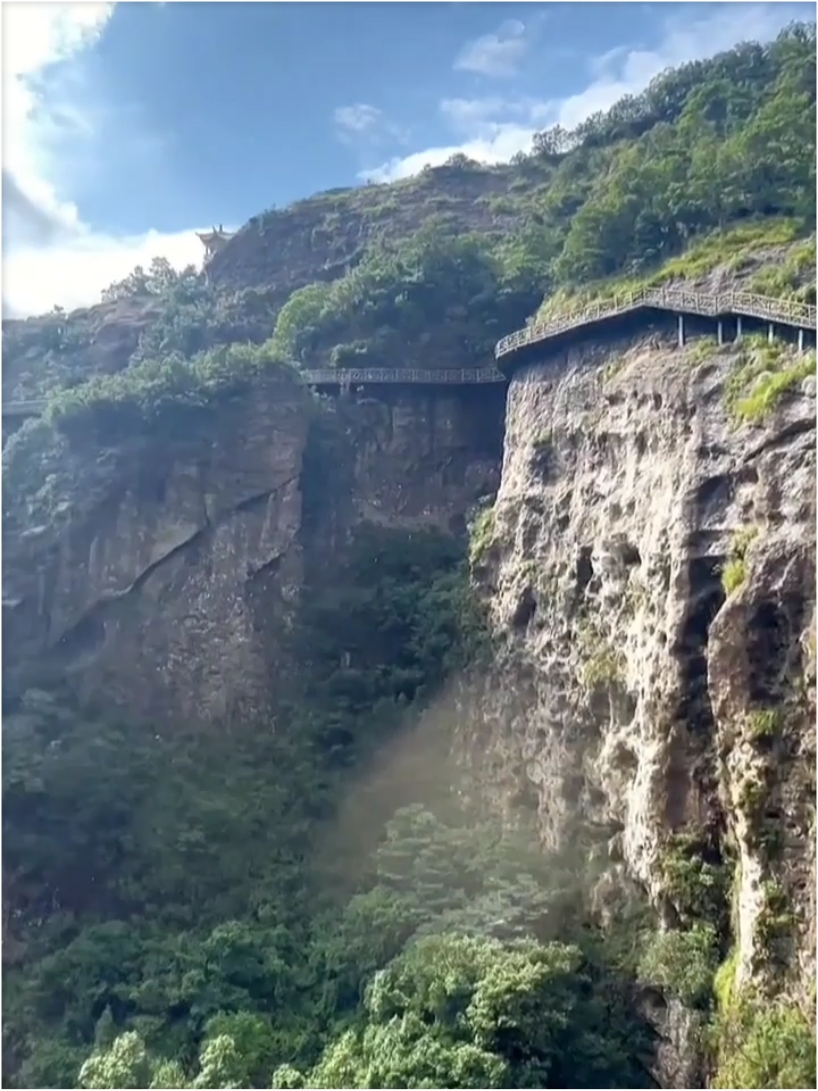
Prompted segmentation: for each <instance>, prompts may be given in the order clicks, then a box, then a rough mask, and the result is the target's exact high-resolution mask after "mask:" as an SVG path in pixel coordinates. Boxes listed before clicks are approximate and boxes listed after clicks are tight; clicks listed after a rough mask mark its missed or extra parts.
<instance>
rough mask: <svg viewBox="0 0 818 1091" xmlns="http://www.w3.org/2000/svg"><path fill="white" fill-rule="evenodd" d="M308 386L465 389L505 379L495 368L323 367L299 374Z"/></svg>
mask: <svg viewBox="0 0 818 1091" xmlns="http://www.w3.org/2000/svg"><path fill="white" fill-rule="evenodd" d="M301 377H302V380H303V381H304V382H305V383H306V384H307V386H325V385H330V386H350V385H354V384H356V383H432V384H433V385H435V386H438V385H443V386H467V385H469V384H471V383H504V382H505V381H506V380H505V376H504V375H503V373H502V372H501V371H498V370H497V368H496V367H463V368H445V369H438V370H435V369H433V368H428V369H422V368H401V367H392V368H380V367H369V368H347V369H345V370H339V369H336V368H324V369H323V370H321V371H302V372H301Z"/></svg>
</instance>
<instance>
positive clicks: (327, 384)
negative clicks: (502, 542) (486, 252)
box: [2, 288, 816, 417]
mask: <svg viewBox="0 0 818 1091" xmlns="http://www.w3.org/2000/svg"><path fill="white" fill-rule="evenodd" d="M657 311H658V312H665V313H671V314H675V315H676V316H677V320H678V340H679V344H680V345H683V344H684V341H685V322H684V320H685V317H686V316H693V317H697V318H705V319H712V320H713V321H714V323H715V328H716V334H717V337H718V340H719V343H721V342H722V341H723V340H724V339H725V337H726V336H729V335H730V333H732V339H734V340H738V339H740V338H741V336H742V332H743V328H742V323H743V321H744V320H749V321H750V322H751V323H752V324H754V325H755V326H758V325H759V323H762V324H765V325H766V327H767V330H768V336H769V337H770V339H772V338H773V337H774V336H775V334H776V327H783V328H785V329H787V330H789V331H795V333H796V334H797V337H798V347H799V349H801V350H803V348H804V345H805V338H804V334H805V332H810V333H812V334H814V332H815V329H816V308H815V307H814V306H810V305H809V304H806V303H799V302H797V301H795V300H787V299H772V298H770V297H768V296H761V295H753V294H752V293H749V292H720V293H707V292H692V291H688V290H686V289H683V288H646V289H643V290H641V291H638V292H630V293H628V294H627V295H622V296H616V297H614V298H612V299H610V300H606V301H604V302H601V303H593V304H590V305H589V306H587V307H584V308H582V309H580V310H577V311H574V312H570V313H566V314H563V315H559V316H557V317H555V318H553V319H549V320H548V321H546V322H540V323H537V324H536V325H532V326H526V327H525V329H522V330H517V331H516V332H515V333H511V334H509V335H508V337H504V338H502V340H500V341H498V343H497V346H496V348H495V350H494V355H495V358H496V360H497V364H498V366H497V367H475V368H456V369H433V368H427V369H422V368H347V369H337V368H324V369H321V370H312V371H302V372H300V373H299V377H300V379H301V381H302V382H303V383H304V384H305V385H306V386H310V387H315V388H317V389H322V388H329V389H340V390H349V389H351V388H353V387H360V386H373V385H374V386H378V385H383V384H390V385H401V386H403V385H407V384H408V385H415V386H449V387H452V386H472V385H474V384H476V383H503V382H507V381H508V379H509V377H510V375H511V374H512V373H513V371H514V369H515V367H517V366H519V365H520V364H523V363H527V362H530V361H531V360H532V359H536V358H537V357H538V356H542V355H544V353H545V352H546V351H547V350H548V349H549V348H557V347H559V346H560V345H561V344H562V343H564V341H565V339H566V338H567V337H568V336H569V335H572V334H574V335H575V334H577V333H579V332H580V331H584V330H586V329H587V331H588V332H589V333H595V332H597V330H598V327H600V326H612V325H614V324H615V323H616V322H618V321H620V320H621V319H623V318H625V317H628V316H636V317H638V316H640V315H644V316H645V317H648V316H649V315H650V314H651V313H652V312H657ZM728 324H729V325H730V329H729V330H728V329H727V328H726V327H727V325H728ZM47 404H48V403H47V401H46V399H44V398H43V399H37V400H32V401H18V402H4V403H3V407H2V409H3V416H4V417H36V416H40V415H41V414H42V413H43V412H44V411H45V408H46V406H47Z"/></svg>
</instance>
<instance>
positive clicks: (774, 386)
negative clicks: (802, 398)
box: [735, 353, 815, 423]
mask: <svg viewBox="0 0 818 1091" xmlns="http://www.w3.org/2000/svg"><path fill="white" fill-rule="evenodd" d="M814 374H815V354H814V353H809V354H808V355H806V356H804V357H802V358H801V359H799V360H797V361H795V362H794V363H792V364H790V365H789V366H787V367H785V368H783V369H782V370H781V371H777V372H775V373H773V374H765V375H764V376H762V377H761V378H760V379H759V381H758V382H757V383H756V384H755V385H754V386H753V389H752V391H751V392H750V393H749V394H748V395H747V396H746V397H745V398H741V399H739V400H738V401H737V402H736V406H735V415H736V416H737V417H738V418H739V420H743V421H748V422H750V423H758V422H760V421H763V420H764V418H765V417H767V416H768V415H769V414H770V413H771V412H772V411H773V409H775V407H776V406H777V405H778V403H779V402H780V400H781V398H782V397H783V395H784V394H786V392H787V391H788V390H791V389H792V388H793V387H794V386H797V385H798V384H799V383H800V382H802V381H803V380H804V379H806V378H807V377H808V376H810V375H814Z"/></svg>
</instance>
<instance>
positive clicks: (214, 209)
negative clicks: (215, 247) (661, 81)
mask: <svg viewBox="0 0 818 1091" xmlns="http://www.w3.org/2000/svg"><path fill="white" fill-rule="evenodd" d="M2 10H3V121H4V125H3V164H4V169H3V250H4V253H3V259H4V261H3V265H4V281H3V300H4V307H5V311H6V313H18V314H31V313H38V312H40V311H42V310H47V309H49V308H50V307H51V306H53V304H54V303H60V304H61V305H63V306H66V307H72V306H79V305H86V304H89V303H92V302H94V301H96V299H97V298H98V296H99V292H100V291H101V289H102V288H104V287H105V286H106V285H107V284H109V283H110V282H111V281H112V280H114V279H118V278H120V277H122V276H124V275H125V274H126V273H127V272H128V271H129V270H130V269H131V268H133V266H134V265H135V264H136V263H137V262H142V263H144V264H147V263H148V262H149V261H150V259H151V257H152V256H153V255H155V254H164V255H165V256H167V257H168V258H169V259H170V260H171V261H173V262H174V264H177V265H181V264H185V263H187V262H189V261H195V262H198V261H199V260H200V258H201V250H200V247H199V244H198V241H197V240H196V238H195V236H194V234H193V231H194V230H195V229H197V228H199V229H201V228H203V227H207V226H209V225H210V224H212V223H215V222H222V223H224V224H226V225H229V226H231V227H235V226H239V225H240V224H242V223H243V222H244V221H245V220H247V219H248V218H249V217H250V216H252V215H254V214H255V213H257V212H260V211H261V210H262V209H264V208H269V207H270V206H271V205H274V204H275V205H278V206H282V205H286V204H288V203H289V202H290V201H293V200H296V199H298V198H300V197H305V196H308V195H309V194H311V193H314V192H316V191H318V190H321V189H327V188H330V187H335V186H343V185H355V184H360V183H361V182H362V181H364V180H366V179H368V178H372V179H375V180H379V181H382V180H389V179H391V178H397V177H403V176H406V175H408V174H412V173H414V172H415V171H417V170H419V169H420V168H421V167H423V166H424V165H425V164H427V163H432V164H437V163H441V162H443V161H444V160H445V159H447V158H448V157H449V156H450V155H451V154H453V153H454V152H456V151H460V150H462V151H464V152H465V153H466V154H468V155H471V156H472V157H474V158H477V159H480V160H483V161H485V162H500V161H504V160H507V159H509V158H510V157H511V156H512V155H514V154H515V152H517V151H520V150H523V151H525V150H527V149H528V147H529V146H530V142H531V136H532V134H533V133H534V132H535V131H536V130H538V129H542V128H545V127H547V126H548V125H550V124H553V123H555V122H557V121H559V122H561V123H562V124H567V125H574V124H576V123H577V122H579V121H581V120H582V119H583V118H584V117H587V116H588V114H590V113H592V112H594V110H597V109H606V108H607V107H609V106H610V105H612V103H613V102H615V101H616V100H617V99H618V98H619V97H621V95H623V94H625V93H633V92H637V91H639V90H641V89H642V88H643V87H644V86H645V85H646V84H647V83H648V82H649V80H650V79H651V78H652V77H653V76H654V75H656V73H657V72H660V71H661V70H662V69H664V68H665V67H667V66H669V65H674V64H679V63H683V62H684V61H687V60H691V59H694V58H697V57H704V56H709V55H712V54H713V53H715V52H718V51H719V50H721V49H726V48H729V47H730V46H731V45H734V44H735V43H736V42H738V41H740V40H742V39H747V38H756V39H761V40H766V39H769V38H771V37H773V36H774V35H775V34H776V33H777V31H778V30H779V29H781V28H782V27H783V26H785V25H786V24H787V23H788V22H789V21H791V20H792V19H794V18H798V19H812V18H813V17H814V10H815V9H814V5H812V4H805V3H726V4H708V3H695V4H676V3H658V4H647V3H568V4H562V3H303V2H302V3H238V2H236V3H178V2H175V3H125V4H93V3H82V4H70V3H68V4H66V3H60V4H47V3H19V2H17V3H15V2H11V3H4V4H3V9H2Z"/></svg>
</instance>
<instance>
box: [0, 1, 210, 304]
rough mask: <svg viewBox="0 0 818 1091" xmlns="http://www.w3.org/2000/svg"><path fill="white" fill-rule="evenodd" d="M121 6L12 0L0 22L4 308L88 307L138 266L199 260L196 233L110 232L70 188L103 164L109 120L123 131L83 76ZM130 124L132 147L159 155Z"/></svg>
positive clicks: (141, 153) (123, 124)
mask: <svg viewBox="0 0 818 1091" xmlns="http://www.w3.org/2000/svg"><path fill="white" fill-rule="evenodd" d="M115 6H116V5H115V4H108V3H67V4H66V3H36V4H34V3H23V2H14V3H6V4H4V5H3V9H2V19H3V58H2V60H3V71H2V80H3V123H4V124H3V213H4V214H3V272H4V277H3V310H4V313H5V314H7V315H8V314H15V315H28V314H37V313H41V312H42V311H46V310H49V309H50V308H51V307H52V306H54V304H60V305H61V306H64V307H66V308H71V307H78V306H84V305H87V304H90V303H94V302H96V301H97V300H98V299H99V294H100V292H101V291H102V289H103V288H105V287H106V286H107V285H108V284H110V283H111V282H112V281H114V280H118V279H121V278H122V277H124V276H126V275H127V273H129V272H130V270H131V269H132V268H133V267H134V265H136V264H138V263H142V264H149V262H150V260H151V259H152V258H153V257H155V256H157V255H160V254H161V255H163V256H165V257H167V258H168V259H169V260H170V261H171V262H173V263H174V264H175V265H180V264H188V263H189V262H193V261H199V260H200V259H201V247H200V245H199V243H198V240H197V239H196V237H195V235H194V234H193V231H180V232H178V233H175V234H171V235H162V234H159V233H158V232H155V231H148V232H145V233H143V234H140V235H136V236H133V235H129V236H113V235H110V234H108V233H106V232H100V231H98V230H95V229H94V227H93V225H91V224H88V223H86V222H85V221H84V219H83V217H82V214H81V211H80V209H79V208H78V207H77V204H76V202H75V200H74V199H73V193H72V186H73V185H74V184H75V183H77V181H78V180H79V179H80V178H81V177H83V176H85V178H86V179H87V175H88V174H89V173H93V171H94V170H95V169H96V168H98V166H99V164H100V161H101V160H100V157H101V156H102V155H104V154H105V148H104V141H103V139H102V137H103V135H104V133H103V131H102V129H103V127H104V123H106V122H107V123H109V124H110V123H111V122H112V121H114V120H115V121H116V123H117V124H118V126H119V128H120V131H122V130H127V127H128V123H129V122H130V121H132V120H133V119H129V118H123V117H119V118H116V119H112V118H110V116H108V115H107V113H106V109H105V103H104V102H103V101H99V99H98V98H95V96H94V93H93V88H90V87H89V86H88V83H87V70H86V67H85V65H84V63H83V62H84V60H85V58H86V57H87V56H88V55H89V51H91V50H92V49H93V47H94V46H95V45H96V43H97V42H98V41H99V39H100V37H101V36H102V35H103V34H104V32H105V28H106V26H107V24H108V22H109V20H110V19H111V17H112V15H113V13H114V9H115ZM159 150H160V149H158V148H157V147H156V145H155V141H153V139H152V137H151V134H145V133H139V132H137V131H134V133H133V140H132V148H131V153H132V154H133V155H134V156H136V155H137V154H139V156H140V157H141V159H142V165H143V166H144V161H145V160H144V155H145V153H148V152H151V153H154V152H158V151H159Z"/></svg>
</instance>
